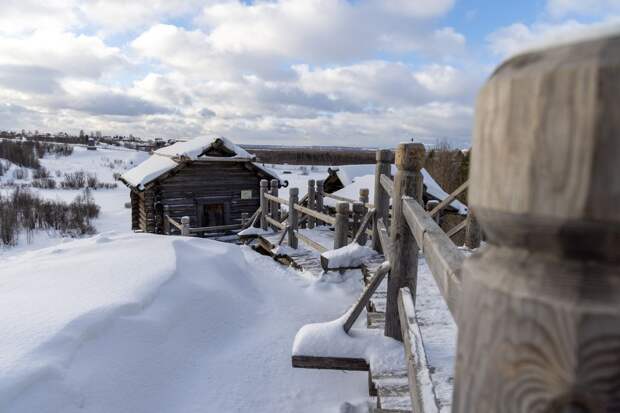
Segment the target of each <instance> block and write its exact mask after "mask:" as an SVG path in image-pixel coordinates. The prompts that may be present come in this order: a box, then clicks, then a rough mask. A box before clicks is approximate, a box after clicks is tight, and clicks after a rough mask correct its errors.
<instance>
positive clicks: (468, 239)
mask: <svg viewBox="0 0 620 413" xmlns="http://www.w3.org/2000/svg"><path fill="white" fill-rule="evenodd" d="M437 216H439V214H437ZM466 219H467V227H465V246H466V247H467V248H469V249H470V250H473V249H474V248H478V247H479V246H480V238H481V236H482V231H481V230H480V224H478V220H477V219H476V216H475V215H474V213H473V212H471V211H469V213H468V214H467V218H466Z"/></svg>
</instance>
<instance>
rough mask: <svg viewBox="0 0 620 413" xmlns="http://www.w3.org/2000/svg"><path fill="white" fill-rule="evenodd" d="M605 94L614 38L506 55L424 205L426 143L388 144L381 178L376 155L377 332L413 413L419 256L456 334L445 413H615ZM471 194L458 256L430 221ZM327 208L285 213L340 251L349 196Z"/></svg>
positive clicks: (613, 258)
mask: <svg viewBox="0 0 620 413" xmlns="http://www.w3.org/2000/svg"><path fill="white" fill-rule="evenodd" d="M619 99H620V37H608V38H604V39H598V40H592V41H588V42H583V43H578V44H573V45H569V46H562V47H556V48H552V49H548V50H542V51H537V52H533V53H530V54H527V55H523V56H517V57H515V58H513V59H511V60H509V61H508V62H506V63H504V64H503V65H502V66H501V67H500V68H499V69H498V70H497V71H496V72H495V73H494V74H493V76H492V77H491V78H490V80H489V81H488V82H487V84H486V85H485V87H484V88H483V90H482V93H481V95H480V97H479V100H478V103H477V108H476V127H475V136H474V144H473V148H472V167H471V172H470V181H469V182H467V183H466V184H464V185H463V186H462V187H461V188H459V190H457V191H455V194H452V196H451V197H448V198H447V199H446V200H443V201H442V202H440V203H439V204H435V205H432V209H431V210H430V211H427V210H425V208H424V207H423V206H422V205H421V204H420V200H421V194H422V175H421V173H420V170H421V168H422V163H423V160H424V156H425V150H424V147H423V146H422V145H420V144H415V143H405V144H401V145H399V146H398V147H397V149H396V151H395V163H396V166H397V172H396V175H395V176H394V177H393V179H392V177H390V176H389V175H390V172H389V171H390V162H391V159H390V157H391V154H390V152H389V151H378V152H377V154H376V156H377V158H376V159H377V168H376V175H375V178H376V179H375V194H374V202H373V204H372V205H371V204H369V203H368V201H366V202H365V205H364V206H365V207H366V208H369V211H370V210H372V216H373V217H374V219H372V231H371V233H372V243H373V246H374V247H375V248H376V249H377V250H378V251H382V252H383V253H384V255H385V256H386V257H387V258H388V261H389V276H388V291H387V308H386V322H385V332H384V333H385V335H387V336H390V337H393V338H395V339H397V340H401V341H403V343H404V346H405V352H406V356H407V357H406V360H407V363H408V372H409V385H410V394H411V400H412V404H413V406H414V411H416V412H427V411H438V406H436V405H434V404H435V401H434V400H431V399H429V398H425V397H424V394H423V392H422V391H421V388H420V384H419V380H420V378H421V375H423V374H427V373H425V371H422V370H421V369H420V368H419V362H420V359H421V358H424V357H425V356H424V355H423V351H424V348H423V346H422V345H421V342H420V339H419V331H418V327H417V324H416V316H415V297H416V286H417V269H418V262H417V261H418V253H419V252H421V253H422V254H424V257H425V259H426V261H427V263H428V266H429V267H430V269H431V272H432V274H433V277H434V279H435V282H436V284H437V286H438V287H439V290H440V291H441V294H442V296H443V298H444V300H445V302H446V304H447V306H448V308H449V310H450V312H451V313H452V316H453V318H454V320H455V322H456V324H457V326H458V350H457V353H458V354H457V357H456V374H455V381H454V394H453V401H452V411H453V412H458V413H472V412H476V413H491V412H518V413H525V412H541V413H542V412H549V413H560V412H599V413H603V412H605V413H607V412H620V161H619V160H620V116H619V115H618V100H619ZM469 186H471V188H470V192H469V207H470V208H471V210H472V211H473V214H472V215H471V216H470V217H468V219H467V221H466V223H465V224H463V225H462V227H461V228H459V230H462V229H463V228H467V227H469V232H471V233H472V235H474V236H475V237H478V239H479V235H476V233H478V234H479V233H480V231H479V230H478V228H481V229H482V232H483V233H484V234H485V236H486V237H487V245H486V246H485V247H484V248H482V249H481V250H479V251H478V252H477V253H475V254H473V255H472V256H471V257H468V258H466V257H465V256H464V253H463V251H462V250H461V249H459V248H457V247H456V246H455V245H454V243H453V242H452V241H451V240H450V238H449V234H446V233H445V232H444V231H443V230H442V229H441V228H440V227H439V225H438V224H437V222H436V221H435V219H434V216H435V215H436V214H437V212H438V211H439V210H440V209H441V208H442V207H445V206H446V205H448V204H449V203H450V202H451V199H453V198H454V197H455V196H456V195H458V192H460V191H463V190H465V189H466V188H467V187H469ZM266 199H267V200H269V201H272V202H276V203H279V204H287V203H286V202H285V201H284V200H281V199H277V198H275V197H269V196H266ZM390 199H391V204H392V207H391V210H390V208H389V203H390ZM338 201H339V203H338V204H337V207H336V216H335V217H332V216H329V215H327V214H325V212H324V211H315V210H312V209H310V208H308V207H303V206H301V205H297V204H296V202H297V198H296V195H295V194H292V195H291V198H290V199H289V200H288V206H289V214H290V215H296V213H297V212H300V213H303V214H307V215H308V216H312V217H313V218H315V219H317V220H318V221H321V222H324V223H328V224H331V225H334V226H335V230H336V237H335V243H334V247H338V246H342V244H343V240H344V239H346V238H345V235H343V234H347V231H346V230H345V229H344V226H345V225H347V224H345V222H346V221H347V220H348V218H347V217H348V215H349V214H348V213H349V203H350V202H347V201H350V200H343V199H338ZM370 208H372V209H370ZM263 211H264V210H263ZM474 214H475V215H474ZM267 222H268V221H266V223H265V225H267ZM297 222H298V220H296V219H289V221H288V230H289V242H291V239H293V238H294V235H295V232H294V231H295V229H296V227H295V225H296V223H297ZM291 245H296V244H295V243H293V242H291ZM382 268H383V269H382V270H381V271H377V272H376V274H375V277H376V278H375V277H373V279H371V281H370V283H369V284H368V286H367V289H366V291H365V292H364V294H363V295H362V298H361V299H360V301H359V302H358V303H357V304H356V305H355V306H354V310H355V309H358V311H353V312H352V316H351V317H352V320H347V322H346V324H345V330H347V329H348V328H350V327H351V325H352V324H353V321H354V319H355V317H357V316H358V315H359V312H360V311H361V308H363V306H364V305H365V301H367V300H368V299H369V297H370V296H371V295H372V293H373V291H374V290H373V289H374V288H376V286H377V285H378V283H379V282H380V280H381V279H382V278H383V277H384V276H385V275H386V274H387V273H388V270H387V269H386V268H385V266H383V267H382ZM422 379H423V378H422Z"/></svg>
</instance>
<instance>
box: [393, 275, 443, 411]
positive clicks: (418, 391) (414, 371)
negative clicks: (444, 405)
mask: <svg viewBox="0 0 620 413" xmlns="http://www.w3.org/2000/svg"><path fill="white" fill-rule="evenodd" d="M398 316H399V318H400V328H401V332H402V336H403V345H404V347H405V360H406V363H407V373H408V374H407V376H408V378H409V394H410V395H411V406H412V407H413V411H414V412H424V413H437V412H439V406H438V403H437V395H436V393H435V388H434V386H433V381H432V380H431V375H430V368H429V366H428V359H427V357H426V351H425V350H424V342H423V341H422V334H421V332H420V328H419V327H418V322H417V319H416V315H415V307H414V304H413V297H412V296H411V291H410V290H409V288H406V287H405V288H401V289H400V291H399V292H398Z"/></svg>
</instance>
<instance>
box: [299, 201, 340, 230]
mask: <svg viewBox="0 0 620 413" xmlns="http://www.w3.org/2000/svg"><path fill="white" fill-rule="evenodd" d="M295 209H296V210H297V211H299V212H301V213H304V214H306V215H310V216H313V217H314V218H316V219H318V220H320V221H323V222H325V223H328V224H330V225H335V224H336V218H334V217H332V216H330V215H327V214H323V213H321V212H317V211H313V210H311V209H310V208H306V207H304V206H301V205H299V204H295Z"/></svg>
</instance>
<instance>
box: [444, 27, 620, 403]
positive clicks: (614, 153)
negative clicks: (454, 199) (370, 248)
mask: <svg viewBox="0 0 620 413" xmlns="http://www.w3.org/2000/svg"><path fill="white" fill-rule="evenodd" d="M619 106H620V37H610V38H604V39H598V40H591V41H587V42H582V43H577V44H572V45H568V46H561V47H555V48H552V49H547V50H542V51H537V52H532V53H528V54H524V55H520V56H517V57H514V58H512V59H510V60H508V61H507V62H505V63H504V64H502V65H501V66H500V68H499V69H497V70H496V71H495V72H494V73H493V75H492V77H491V78H490V79H489V81H488V82H487V83H486V85H485V86H484V88H483V89H482V92H481V94H480V96H479V98H478V102H477V107H476V122H475V129H474V143H473V150H472V163H471V173H470V182H471V188H470V192H469V201H470V207H471V209H472V210H473V211H474V213H475V214H476V217H477V219H478V221H479V222H480V226H481V227H482V230H483V232H484V234H485V236H486V239H487V243H488V245H487V248H485V249H484V250H483V251H482V252H480V253H478V254H474V255H472V256H471V257H470V258H468V259H467V260H466V262H465V264H464V268H463V277H462V279H463V292H462V296H461V300H460V304H459V305H460V306H459V310H458V326H459V328H458V334H459V337H458V357H457V359H456V360H457V364H456V376H455V389H454V400H453V403H452V408H453V411H454V412H457V413H470V412H477V413H490V412H500V411H501V412H513V413H525V412H547V413H560V412H591V413H595V412H596V413H603V412H605V413H608V412H618V411H620V162H619V161H618V160H619V159H620V116H618V107H619ZM524 171H525V172H524Z"/></svg>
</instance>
